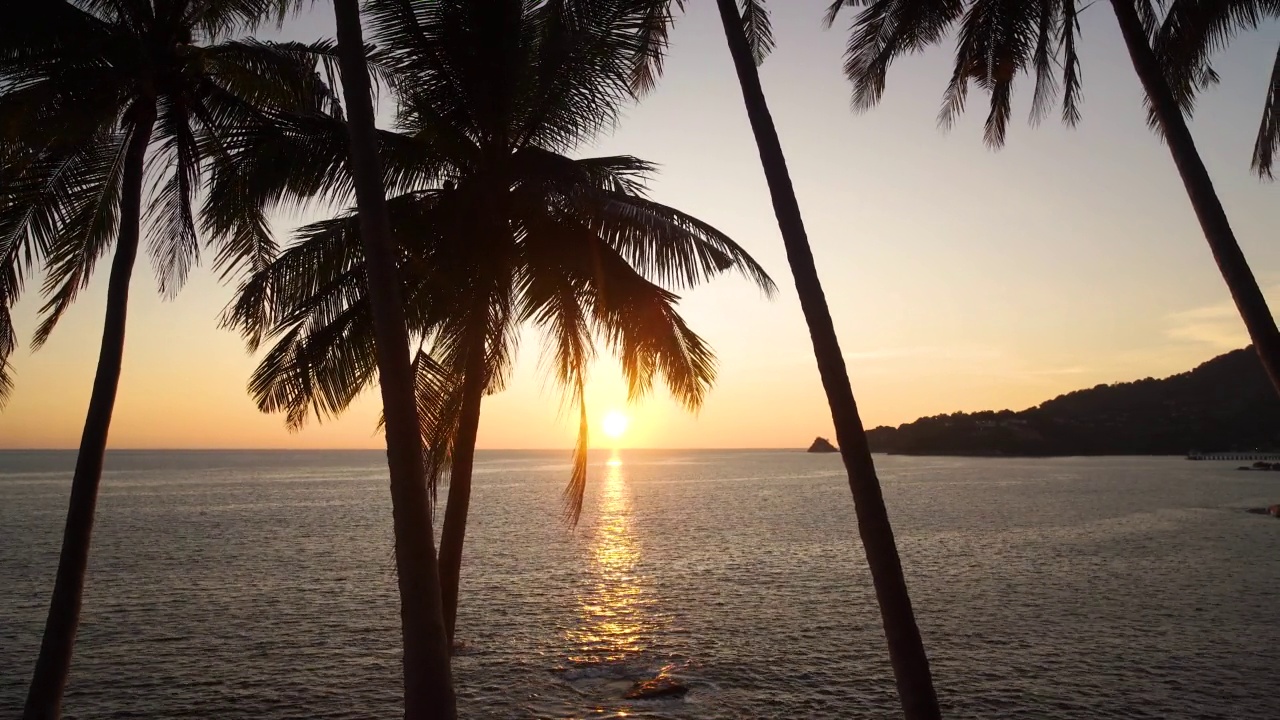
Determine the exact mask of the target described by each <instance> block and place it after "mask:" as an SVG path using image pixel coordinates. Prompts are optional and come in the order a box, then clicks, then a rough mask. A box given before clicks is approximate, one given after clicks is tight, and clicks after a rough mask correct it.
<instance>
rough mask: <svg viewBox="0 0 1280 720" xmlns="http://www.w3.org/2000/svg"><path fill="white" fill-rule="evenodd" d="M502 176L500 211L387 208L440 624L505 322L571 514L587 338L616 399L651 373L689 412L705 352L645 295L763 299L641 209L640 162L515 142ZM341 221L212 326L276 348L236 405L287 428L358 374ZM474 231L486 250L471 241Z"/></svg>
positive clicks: (717, 254)
mask: <svg viewBox="0 0 1280 720" xmlns="http://www.w3.org/2000/svg"><path fill="white" fill-rule="evenodd" d="M509 167H510V168H511V170H512V171H513V173H512V176H511V177H512V184H511V187H510V188H509V190H508V191H507V192H505V193H504V194H503V195H502V196H500V199H501V201H502V206H503V207H504V208H505V211H504V214H503V215H483V214H481V213H479V212H477V211H478V210H479V209H480V208H482V207H487V206H488V201H489V200H490V198H489V197H487V195H488V190H489V189H488V188H487V187H485V186H484V184H483V182H482V179H481V178H479V177H475V176H466V177H463V178H460V179H459V181H458V182H457V184H456V185H454V186H452V187H450V188H447V189H426V190H422V191H416V192H411V193H407V194H405V195H402V196H400V197H397V198H395V199H393V200H392V201H391V203H390V205H391V227H392V229H393V234H394V236H395V238H396V242H397V255H398V257H399V258H400V259H401V260H400V272H401V275H402V283H403V287H404V292H405V297H406V301H407V306H408V318H409V327H410V333H411V335H412V336H413V337H415V338H418V339H419V342H420V343H421V344H422V345H423V346H425V347H426V348H427V350H420V352H419V354H418V357H417V361H416V366H417V378H418V393H417V394H418V399H419V407H420V417H421V419H422V423H423V435H424V438H426V439H427V441H428V447H429V450H430V460H429V464H428V467H429V468H430V469H431V470H432V471H438V470H439V469H440V468H441V467H443V465H444V464H445V463H447V462H449V463H451V468H450V481H449V497H448V504H447V506H446V515H445V529H444V534H443V536H442V539H441V576H442V584H443V587H444V591H445V602H446V611H447V612H448V613H449V614H448V615H447V616H446V619H447V620H448V621H452V620H454V619H455V617H456V616H455V615H454V613H456V598H457V595H456V593H457V575H456V574H452V573H456V572H457V568H459V567H460V562H461V553H460V552H458V553H457V554H456V555H452V556H449V555H445V554H444V552H445V550H446V549H447V548H448V547H449V546H450V543H454V544H456V545H454V546H455V547H458V548H459V549H460V546H461V543H462V539H463V538H462V535H463V533H464V531H465V523H466V511H467V507H468V502H469V493H470V482H471V462H472V459H473V457H474V450H475V438H476V429H477V427H478V424H479V420H480V405H481V398H482V397H483V395H484V394H486V393H492V392H496V391H498V390H500V389H501V388H502V387H503V385H504V382H505V379H506V377H507V376H508V374H509V371H510V368H511V363H512V360H513V357H514V354H515V350H516V341H517V338H518V337H519V329H520V327H521V326H523V325H524V324H525V323H532V324H533V325H534V326H536V327H538V328H540V329H541V330H542V331H543V333H544V336H545V338H546V340H547V352H548V355H549V357H550V358H551V359H552V361H553V362H552V363H551V368H552V370H553V372H554V376H555V379H556V381H557V382H558V383H559V384H560V385H561V387H563V388H564V389H565V391H566V394H567V399H568V400H569V401H570V402H572V403H574V404H576V405H578V409H579V417H580V419H581V422H580V426H579V438H578V444H577V449H576V451H575V454H574V468H573V473H572V478H571V483H570V487H569V489H568V491H567V500H568V508H567V510H568V512H569V514H570V518H571V519H576V516H577V514H578V512H579V510H580V508H581V502H582V492H583V489H584V487H585V480H586V449H587V440H588V438H587V426H586V423H585V407H584V401H585V398H584V397H583V388H584V386H585V384H586V378H587V372H588V369H589V365H590V361H591V359H592V358H593V357H594V356H595V354H596V341H602V342H603V343H604V344H605V345H606V346H607V347H608V348H610V349H611V350H612V351H613V353H614V354H615V355H616V356H617V357H618V359H619V361H620V362H621V364H622V369H623V372H624V375H625V376H626V378H627V381H628V384H629V389H630V394H631V396H632V397H633V398H638V397H639V396H642V395H643V394H645V393H647V392H648V391H649V389H650V388H651V386H652V384H653V381H654V379H655V375H661V376H662V377H663V379H664V381H665V383H666V385H667V387H668V388H669V390H670V391H671V393H672V395H673V396H675V397H676V399H678V400H680V401H681V402H682V403H683V404H684V405H685V406H686V407H688V408H689V409H691V410H693V409H696V408H698V407H699V406H700V405H701V403H702V401H703V398H704V397H705V395H706V392H707V390H708V389H709V387H710V385H711V383H712V381H713V380H714V377H715V370H714V356H713V355H712V353H711V350H710V348H708V347H707V346H706V344H705V343H704V342H703V340H702V339H701V338H700V337H698V336H697V335H696V334H695V333H693V332H692V331H691V330H690V329H689V328H688V327H687V326H686V325H685V323H684V321H683V320H682V319H681V318H680V316H679V314H678V313H677V311H676V301H677V296H676V295H674V294H673V293H672V292H670V291H669V290H667V289H664V288H663V287H662V286H661V285H668V286H674V287H676V288H687V287H692V286H694V285H696V284H698V283H700V282H703V281H705V280H706V279H708V278H709V277H711V276H712V275H714V274H717V273H720V272H724V271H727V270H738V271H740V272H743V273H744V274H746V275H747V276H748V277H750V278H752V279H753V280H755V281H756V283H757V284H758V285H760V287H761V288H762V289H764V290H765V291H766V292H772V289H773V286H772V283H771V282H770V281H769V280H768V278H767V276H766V275H765V274H764V271H763V270H762V269H761V268H760V267H759V266H757V265H756V264H755V262H754V261H753V260H751V258H750V257H749V256H748V255H747V254H746V253H745V252H744V251H743V250H742V249H741V248H739V247H738V246H737V245H735V244H734V243H733V242H732V241H731V240H730V239H729V238H727V237H725V236H724V235H723V234H721V233H719V232H718V231H716V230H715V229H714V228H712V227H710V226H709V225H706V224H705V223H702V222H700V221H698V220H696V219H695V218H691V217H689V216H687V215H684V214H682V213H680V212H678V211H676V210H673V209H671V208H669V207H666V206H663V205H660V204H658V203H655V202H653V201H650V200H648V199H646V198H644V197H642V196H641V195H640V194H639V192H638V189H639V186H640V183H641V182H642V180H643V178H642V176H641V173H644V172H646V171H647V170H648V166H647V165H646V164H645V163H642V162H640V161H637V160H635V159H634V158H628V157H618V158H592V159H586V160H571V159H568V158H565V157H563V156H559V155H556V154H554V153H550V152H547V151H544V150H541V149H538V148H533V147H526V148H522V149H520V150H518V151H516V152H515V153H514V154H513V156H512V162H511V164H510V166H509ZM494 225H496V226H497V228H496V229H494V227H493V226H494ZM357 226H358V216H357V215H356V214H350V215H347V216H345V217H341V218H338V219H335V220H328V221H323V222H319V223H315V224H312V225H309V226H307V227H304V228H302V229H301V230H300V231H299V232H300V237H299V242H298V243H296V244H294V245H293V246H291V247H290V248H288V249H287V250H286V251H285V252H284V253H282V254H281V256H280V258H279V259H278V260H277V261H276V262H274V263H272V264H271V265H270V266H268V267H267V268H265V269H264V270H263V271H261V272H259V273H255V274H254V275H253V276H252V277H251V278H250V279H249V280H248V282H247V283H245V285H243V286H242V288H241V292H240V295H239V297H238V300H237V303H236V304H235V305H234V306H233V307H232V308H231V312H230V313H229V319H230V320H231V321H232V323H233V324H235V325H236V326H237V327H239V328H240V329H241V330H242V331H243V332H244V333H245V335H246V336H247V337H249V338H250V340H251V344H253V345H256V344H257V343H259V342H261V341H262V340H263V339H265V338H268V337H270V338H274V339H276V341H275V344H274V345H273V347H271V349H270V350H268V352H267V353H266V355H265V356H264V357H263V360H262V362H261V363H260V365H259V367H258V369H257V371H256V372H255V373H254V375H253V377H252V379H251V381H250V393H251V394H252V395H253V397H254V398H255V400H256V401H257V403H258V406H259V408H260V409H262V410H263V411H266V412H283V413H286V416H287V420H288V423H289V424H290V426H292V427H299V426H301V424H302V423H304V422H305V421H306V419H307V418H308V416H309V415H310V414H311V413H312V412H314V413H316V414H317V415H318V416H321V417H323V416H327V415H330V414H336V413H339V412H341V411H342V410H344V409H345V408H346V407H347V405H348V404H349V403H350V402H351V401H352V400H353V399H354V398H355V396H356V395H358V394H359V393H360V392H361V391H362V390H363V389H364V388H366V387H367V386H368V384H369V383H370V381H371V379H372V378H371V369H372V359H371V357H370V356H369V350H370V346H371V342H370V339H371V333H370V328H369V320H368V298H367V296H366V295H365V293H363V292H362V287H361V286H360V278H361V277H362V276H363V274H364V264H365V263H364V257H363V255H362V253H361V252H360V251H359V249H358V247H357V246H356V245H355V243H354V241H355V236H356V230H357ZM486 232H488V233H489V234H490V236H491V237H492V240H491V241H486V240H480V241H477V238H482V237H484V236H485V234H486ZM264 301H265V302H264ZM432 474H433V473H432ZM450 520H453V523H450Z"/></svg>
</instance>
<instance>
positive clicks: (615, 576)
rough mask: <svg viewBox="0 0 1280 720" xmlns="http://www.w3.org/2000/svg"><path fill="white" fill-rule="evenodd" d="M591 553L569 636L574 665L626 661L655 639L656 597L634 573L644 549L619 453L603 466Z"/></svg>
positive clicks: (571, 657)
mask: <svg viewBox="0 0 1280 720" xmlns="http://www.w3.org/2000/svg"><path fill="white" fill-rule="evenodd" d="M590 533H591V534H590V546H589V550H588V558H587V559H588V562H589V563H590V569H589V572H590V573H591V575H592V583H591V585H590V587H588V588H586V589H585V591H584V592H583V593H582V594H581V595H580V596H579V597H578V606H579V607H578V614H579V619H580V622H579V625H578V627H576V628H573V629H571V630H569V631H568V632H567V635H568V639H569V641H570V643H571V644H570V647H572V648H573V653H574V654H573V655H571V656H570V658H569V659H570V660H571V661H573V662H575V663H597V662H611V661H616V660H622V659H624V658H626V657H627V656H628V655H631V654H634V653H637V652H641V651H643V650H645V649H646V648H647V646H648V642H649V638H651V637H652V636H653V631H654V629H655V625H656V623H655V620H654V618H653V616H652V613H651V612H650V606H651V605H652V603H653V599H652V598H651V597H650V596H649V594H648V593H647V589H646V588H645V587H644V586H643V585H642V584H641V578H639V577H638V576H637V574H636V568H637V565H638V563H639V561H640V546H639V543H638V542H637V539H636V537H635V534H634V533H633V531H632V517H631V491H630V488H629V487H628V486H627V482H626V480H625V478H624V477H623V468H622V460H621V458H619V457H618V456H617V454H616V453H615V454H614V456H613V457H612V458H611V459H610V460H609V461H608V463H607V464H606V466H605V476H604V479H603V482H602V483H601V486H600V499H599V501H598V504H597V514H596V520H595V523H594V524H593V525H592V527H591V530H590Z"/></svg>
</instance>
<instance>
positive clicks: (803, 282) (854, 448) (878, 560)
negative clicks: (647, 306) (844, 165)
mask: <svg viewBox="0 0 1280 720" xmlns="http://www.w3.org/2000/svg"><path fill="white" fill-rule="evenodd" d="M599 2H600V3H601V4H605V5H607V4H609V3H608V2H607V0H599ZM716 4H717V6H718V7H719V10H720V19H721V23H722V25H723V27H724V33H725V39H726V41H727V43H728V46H729V53H730V55H731V56H732V58H733V65H734V68H735V69H736V71H737V75H738V82H739V84H740V85H741V88H742V98H743V103H744V104H745V105H746V109H747V117H748V118H749V120H750V122H751V130H752V132H753V133H754V134H755V140H756V147H757V149H758V151H759V153H760V163H761V166H762V167H763V168H764V174H765V179H766V181H767V182H768V185H769V194H770V196H771V197H772V199H773V209H774V214H775V215H776V216H777V219H778V229H779V230H780V231H781V234H782V242H783V245H784V246H785V247H786V251H787V262H788V263H789V264H790V266H791V274H792V276H793V278H794V279H795V285H796V294H797V295H798V296H799V298H800V307H801V310H803V312H804V317H805V322H806V323H807V324H808V326H809V337H810V339H811V340H812V342H813V353H814V357H815V359H816V360H817V363H818V373H819V374H820V375H821V377H822V387H823V389H824V390H825V391H826V395H827V404H828V405H829V406H830V408H831V419H832V421H833V423H834V424H835V430H836V438H837V441H838V442H839V444H840V455H841V458H842V459H843V460H844V464H845V468H846V470H847V471H848V474H849V489H850V491H851V492H852V494H853V500H854V508H855V512H856V514H857V517H858V533H859V535H860V537H861V538H862V546H863V550H864V551H865V553H866V556H867V565H868V566H869V567H870V570H871V578H872V582H873V584H874V585H875V590H876V600H877V602H878V603H879V606H880V615H881V619H882V621H883V623H884V630H885V636H886V639H887V640H888V645H889V657H890V660H891V662H892V665H893V672H894V678H895V680H896V682H897V687H898V696H899V699H900V700H901V702H902V707H903V710H904V712H905V713H906V717H907V718H908V719H909V720H927V719H932V718H937V717H939V710H938V700H937V696H936V694H935V692H934V689H933V678H932V675H931V673H930V670H929V659H928V656H927V655H926V654H925V650H924V644H923V642H922V641H921V639H920V630H919V628H918V627H917V626H916V621H915V613H914V611H913V610H912V607H911V598H910V596H909V594H908V592H907V584H906V579H905V577H904V576H903V572H902V562H901V560H900V558H899V556H898V548H897V544H896V543H895V541H894V537H893V527H892V526H891V524H890V522H889V513H888V510H887V509H886V508H885V505H884V496H883V494H882V493H881V489H880V480H879V478H877V477H876V469H875V462H874V461H873V460H872V457H871V449H870V447H869V445H868V444H867V435H866V431H865V429H864V427H863V425H862V418H861V416H860V415H859V414H858V406H857V403H856V402H855V401H854V397H853V388H852V386H851V385H850V384H849V374H848V371H847V370H846V367H845V362H844V356H843V355H842V354H841V352H840V343H839V340H838V339H837V337H836V331H835V325H834V323H833V322H832V319H831V312H830V310H829V308H828V307H827V301H826V297H825V295H824V294H823V291H822V283H821V282H820V280H819V279H818V270H817V267H816V265H815V264H814V260H813V252H812V250H811V249H810V247H809V238H808V235H807V233H806V232H805V228H804V220H803V218H802V217H801V214H800V204H799V202H798V201H797V200H796V194H795V188H794V187H793V186H792V184H791V175H790V173H789V172H788V170H787V163H786V157H785V156H784V155H783V153H782V145H781V143H780V142H779V140H778V131H777V129H776V128H775V127H774V124H773V118H772V116H770V114H769V106H768V103H767V102H766V101H765V96H764V90H763V89H762V88H761V85H760V75H759V73H758V72H757V69H756V66H757V65H758V64H759V63H761V62H762V61H763V60H764V59H765V57H766V56H767V55H768V54H769V52H770V50H771V49H772V48H773V33H772V30H771V27H770V24H769V16H768V12H767V8H766V7H765V3H764V2H762V0H741V9H739V3H738V2H737V0H716ZM672 5H673V3H672V1H671V0H650V1H649V2H648V3H647V7H648V10H649V13H648V16H647V21H646V25H645V32H644V34H643V36H642V40H643V41H644V46H643V50H642V52H641V53H640V62H639V63H638V65H637V67H636V68H635V73H634V78H633V80H634V87H635V89H636V90H637V91H642V90H646V89H648V88H649V87H652V85H653V84H654V82H655V81H656V79H657V76H658V75H659V74H660V72H661V70H662V60H663V54H664V52H665V48H666V41H667V28H668V27H669V25H670V23H671V20H672V16H671V9H672ZM674 5H675V6H676V7H679V8H683V6H684V0H676V1H675V3H674Z"/></svg>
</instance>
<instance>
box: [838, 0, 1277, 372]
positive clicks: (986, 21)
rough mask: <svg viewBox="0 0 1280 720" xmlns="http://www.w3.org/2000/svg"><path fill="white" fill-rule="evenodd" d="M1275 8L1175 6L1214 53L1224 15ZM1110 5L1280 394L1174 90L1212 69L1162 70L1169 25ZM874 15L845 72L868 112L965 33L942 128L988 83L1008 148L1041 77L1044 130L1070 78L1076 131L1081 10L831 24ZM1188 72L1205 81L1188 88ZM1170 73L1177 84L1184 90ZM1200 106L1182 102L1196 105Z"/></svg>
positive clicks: (947, 0)
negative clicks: (1027, 94)
mask: <svg viewBox="0 0 1280 720" xmlns="http://www.w3.org/2000/svg"><path fill="white" fill-rule="evenodd" d="M1265 3H1270V4H1274V0H1263V2H1241V1H1240V0H1212V2H1205V1H1204V0H1178V3H1175V4H1182V5H1184V6H1186V7H1184V9H1183V10H1182V11H1179V12H1181V13H1185V14H1184V15H1179V16H1178V17H1182V18H1183V19H1184V20H1187V21H1188V22H1189V23H1190V26H1191V27H1194V28H1197V29H1196V30H1190V29H1188V30H1187V31H1188V32H1199V33H1205V34H1206V35H1207V40H1206V42H1208V43H1209V44H1210V45H1212V44H1213V43H1215V42H1217V41H1218V38H1220V37H1221V31H1220V30H1215V29H1213V28H1214V27H1215V25H1214V22H1215V21H1214V20H1213V19H1212V17H1213V16H1214V15H1215V14H1217V15H1219V16H1221V15H1222V14H1225V15H1226V16H1227V17H1228V18H1230V19H1232V20H1235V19H1238V18H1239V13H1241V12H1244V10H1243V8H1245V7H1246V6H1250V5H1252V6H1255V7H1261V6H1262V5H1263V4H1265ZM1109 4H1110V5H1111V9H1112V11H1113V12H1114V13H1115V16H1116V20H1117V21H1118V22H1119V24H1120V32H1121V34H1122V35H1123V37H1124V43H1125V47H1126V48H1127V49H1128V51H1129V58H1130V61H1131V62H1132V64H1133V68H1134V70H1135V71H1136V72H1137V74H1138V79H1139V80H1140V81H1141V83H1142V88H1143V90H1144V92H1145V94H1146V100H1147V104H1148V108H1149V111H1150V118H1151V124H1152V125H1153V126H1154V127H1155V128H1157V129H1158V130H1159V132H1160V134H1161V136H1162V137H1163V138H1164V140H1165V142H1166V144H1167V145H1168V147H1169V152H1170V154H1171V155H1172V156H1173V161H1174V164H1175V165H1176V166H1177V168H1178V174H1179V175H1180V176H1181V177H1182V184H1183V186H1184V187H1185V188H1186V191H1187V195H1188V197H1189V198H1190V199H1191V206H1192V208H1194V209H1195V213H1196V217H1197V218H1198V219H1199V221H1200V227H1201V229H1202V230H1203V232H1204V236H1205V239H1206V240H1208V242H1209V249H1210V250H1211V251H1212V252H1213V257H1214V260H1215V261H1217V264H1218V269H1219V270H1220V271H1221V272H1222V277H1223V279H1224V280H1225V281H1226V283H1227V288H1228V289H1229V290H1230V291H1231V297H1232V299H1233V300H1234V301H1235V304H1236V309H1237V310H1239V312H1240V316H1241V318H1243V319H1244V324H1245V327H1246V328H1247V329H1248V331H1249V337H1250V338H1251V339H1252V340H1253V346H1254V348H1255V349H1256V350H1257V353H1258V357H1259V358H1260V359H1261V360H1262V364H1263V366H1264V367H1265V368H1266V369H1267V375H1268V377H1270V379H1271V384H1272V385H1273V386H1274V387H1275V388H1276V390H1277V392H1280V330H1277V329H1276V321H1275V318H1274V317H1273V316H1272V315H1271V310H1270V309H1269V308H1268V307H1267V301H1266V298H1265V297H1264V296H1263V294H1262V290H1261V289H1260V288H1259V287H1258V282H1257V280H1256V279H1255V278H1254V276H1253V272H1252V270H1250V268H1249V263H1248V262H1247V261H1246V260H1245V257H1244V253H1243V252H1241V250H1240V245H1239V244H1238V243H1237V242H1236V238H1235V234H1234V233H1233V232H1232V230H1231V225H1230V223H1229V222H1228V221H1227V214H1226V211H1225V210H1223V207H1222V203H1221V202H1220V201H1219V200H1218V195H1217V193H1216V191H1215V190H1214V188H1213V182H1212V181H1211V180H1210V179H1209V172H1208V170H1206V169H1205V166H1204V162H1203V161H1202V160H1201V159H1200V154H1199V152H1198V151H1197V150H1196V146H1195V141H1194V140H1193V139H1192V137H1191V131H1190V130H1189V129H1188V127H1187V122H1186V118H1185V117H1184V116H1183V112H1182V110H1181V109H1180V107H1179V97H1178V95H1177V94H1175V91H1174V87H1181V88H1183V89H1184V90H1185V89H1186V88H1188V87H1191V86H1195V85H1197V84H1202V83H1203V82H1204V80H1205V79H1206V78H1205V76H1203V75H1201V76H1200V77H1194V76H1193V75H1194V73H1196V72H1203V71H1204V70H1205V68H1206V67H1207V66H1206V65H1205V64H1203V63H1192V64H1190V65H1188V66H1186V67H1185V68H1183V69H1182V70H1181V71H1180V70H1179V69H1178V68H1176V67H1174V66H1173V65H1172V64H1170V63H1167V62H1162V60H1161V58H1160V57H1159V56H1158V55H1157V54H1156V52H1155V51H1154V50H1153V49H1152V42H1151V37H1152V35H1153V34H1154V33H1155V32H1156V29H1157V27H1158V25H1159V16H1158V13H1157V12H1156V10H1155V8H1154V7H1153V3H1152V2H1151V0H1109ZM862 5H865V6H866V7H865V9H863V10H862V11H861V12H860V13H859V14H858V15H857V17H856V18H855V20H854V22H853V30H852V33H851V34H850V39H849V47H848V52H847V54H846V61H845V72H846V73H847V74H848V76H849V78H850V79H851V80H852V81H853V84H854V90H853V102H854V106H855V107H856V108H859V109H865V108H869V107H871V106H873V105H875V104H876V103H877V102H879V100H880V97H881V95H882V94H883V93H884V87H885V76H886V74H887V72H888V69H889V65H890V63H892V62H893V60H894V59H895V58H897V57H898V56H899V55H902V54H904V53H909V52H916V51H919V50H921V49H923V48H925V47H927V46H929V45H932V44H935V43H939V42H941V41H942V40H943V39H944V38H947V37H949V36H950V33H951V31H952V29H953V28H954V27H956V26H958V27H959V32H958V34H957V36H956V37H957V41H956V60H955V68H954V70H953V71H952V75H951V82H950V83H949V84H948V85H947V89H946V92H945V93H944V95H943V106H942V112H941V113H940V115H939V122H940V123H941V124H943V125H944V126H946V125H950V124H951V123H952V122H953V121H954V119H955V117H956V116H957V115H958V114H959V113H960V112H962V111H963V110H964V107H965V100H966V98H967V95H968V89H969V84H970V83H976V84H977V85H978V87H980V88H982V89H984V90H986V91H987V92H988V93H989V94H990V96H991V110H990V113H989V114H988V115H987V122H986V134H985V137H986V142H987V144H988V145H991V146H992V147H999V146H1000V145H1002V144H1003V143H1004V140H1005V132H1006V128H1007V127H1008V123H1009V116H1010V115H1011V113H1012V102H1011V100H1012V96H1013V83H1014V81H1015V79H1016V78H1017V77H1018V75H1020V74H1023V73H1027V74H1034V76H1035V90H1034V93H1033V100H1032V106H1031V116H1032V119H1033V121H1034V120H1038V119H1040V118H1042V117H1044V116H1045V115H1046V114H1047V113H1048V112H1049V109H1050V107H1051V106H1052V105H1053V104H1054V102H1055V101H1056V99H1057V96H1058V91H1059V84H1058V79H1057V75H1058V72H1059V70H1061V75H1062V81H1061V92H1062V119H1063V121H1064V122H1066V123H1067V124H1068V125H1074V124H1075V123H1076V122H1077V121H1078V120H1079V119H1080V108H1079V99H1080V97H1079V95H1080V59H1079V56H1078V53H1077V47H1076V42H1077V34H1078V33H1079V30H1080V23H1079V19H1078V13H1079V11H1080V10H1081V9H1082V8H1081V7H1080V4H1079V0H1041V1H1040V2H1016V3H1010V2H1008V1H1007V0H963V1H961V0H837V2H835V3H833V4H832V5H831V8H830V10H829V12H828V15H827V21H828V24H829V23H831V22H833V21H834V20H835V18H836V17H837V15H838V13H839V12H840V10H841V9H842V8H843V7H846V6H862ZM1211 5H1216V6H1218V8H1219V10H1220V12H1216V13H1215V12H1204V9H1205V8H1208V7H1210V6H1211ZM1196 8H1199V10H1197V9H1196ZM1178 72H1187V73H1192V74H1193V75H1192V76H1184V77H1177V73H1178ZM1166 73H1169V74H1170V75H1169V76H1172V77H1174V81H1173V82H1172V83H1171V82H1170V80H1169V77H1168V76H1166ZM1188 97H1189V95H1188V94H1187V93H1186V92H1184V93H1182V99H1183V101H1184V102H1185V101H1186V100H1187V98H1188ZM1268 117H1270V116H1268ZM1268 122H1270V120H1268ZM1264 130H1265V128H1264Z"/></svg>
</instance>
